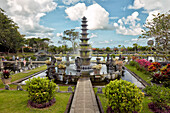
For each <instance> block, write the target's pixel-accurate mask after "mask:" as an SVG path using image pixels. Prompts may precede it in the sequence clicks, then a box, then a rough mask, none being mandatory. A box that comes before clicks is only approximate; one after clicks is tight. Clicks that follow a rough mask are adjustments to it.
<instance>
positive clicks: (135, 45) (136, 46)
mask: <svg viewBox="0 0 170 113" xmlns="http://www.w3.org/2000/svg"><path fill="white" fill-rule="evenodd" d="M133 48H134V49H135V53H136V51H137V48H138V44H137V43H134V44H133Z"/></svg>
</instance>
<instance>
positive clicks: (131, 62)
mask: <svg viewBox="0 0 170 113" xmlns="http://www.w3.org/2000/svg"><path fill="white" fill-rule="evenodd" d="M136 64H137V62H135V61H130V62H129V65H131V66H136Z"/></svg>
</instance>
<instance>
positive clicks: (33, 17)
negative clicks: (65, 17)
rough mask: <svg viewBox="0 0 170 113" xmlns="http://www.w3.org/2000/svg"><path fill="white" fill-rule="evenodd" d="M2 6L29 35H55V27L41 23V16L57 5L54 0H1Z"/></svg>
mask: <svg viewBox="0 0 170 113" xmlns="http://www.w3.org/2000/svg"><path fill="white" fill-rule="evenodd" d="M0 7H1V8H2V9H4V10H5V11H6V13H7V15H9V17H11V18H12V19H13V20H14V21H15V22H16V23H17V24H18V26H19V30H20V32H21V33H24V34H26V35H28V36H31V35H34V36H36V35H41V34H46V36H52V35H53V34H52V32H53V30H54V29H53V28H48V27H44V26H42V25H40V24H39V22H40V18H41V17H43V16H45V15H46V13H47V12H50V11H52V10H54V9H55V8H56V7H57V4H56V3H55V2H53V0H41V1H40V0H24V1H23V0H1V2H0Z"/></svg>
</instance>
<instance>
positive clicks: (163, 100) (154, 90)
mask: <svg viewBox="0 0 170 113" xmlns="http://www.w3.org/2000/svg"><path fill="white" fill-rule="evenodd" d="M144 91H145V92H146V93H147V94H148V95H151V96H152V102H153V103H156V105H158V107H160V108H161V107H163V106H164V105H167V104H168V103H169V102H170V89H169V88H165V87H160V86H157V85H153V86H147V87H146V88H145V89H144Z"/></svg>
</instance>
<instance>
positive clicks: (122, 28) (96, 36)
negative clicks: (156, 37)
mask: <svg viewBox="0 0 170 113" xmlns="http://www.w3.org/2000/svg"><path fill="white" fill-rule="evenodd" d="M169 6H170V1H169V0H24V1H23V0H8V1H7V0H1V3H0V7H1V8H2V9H4V10H5V11H6V13H7V15H9V17H11V18H12V19H13V20H14V21H15V22H16V23H17V24H18V26H19V27H20V28H19V30H20V32H21V33H22V34H25V35H26V38H31V37H41V38H44V37H48V38H51V40H52V41H53V44H54V45H56V46H59V44H58V43H57V42H58V40H60V38H59V36H60V35H62V32H63V31H65V30H69V29H76V31H79V32H81V31H80V27H81V26H80V25H81V17H82V16H86V17H87V19H88V25H89V26H88V29H89V30H88V32H89V37H90V38H91V39H90V43H91V44H92V47H99V48H102V47H112V48H113V47H117V46H118V45H124V46H126V47H127V46H133V43H138V44H139V45H143V46H144V45H146V44H147V39H141V40H138V37H139V36H140V35H141V30H142V29H143V25H144V24H145V22H146V20H148V21H151V19H152V18H153V16H152V14H156V13H158V12H160V13H165V12H167V11H168V10H169ZM68 45H70V44H69V43H68Z"/></svg>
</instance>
